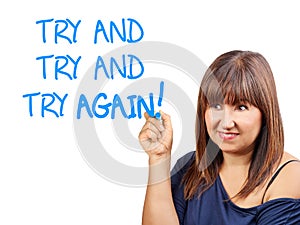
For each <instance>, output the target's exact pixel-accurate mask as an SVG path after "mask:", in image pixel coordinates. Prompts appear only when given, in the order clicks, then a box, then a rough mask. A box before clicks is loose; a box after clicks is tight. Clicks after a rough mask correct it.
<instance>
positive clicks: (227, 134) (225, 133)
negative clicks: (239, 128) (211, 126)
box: [218, 131, 239, 141]
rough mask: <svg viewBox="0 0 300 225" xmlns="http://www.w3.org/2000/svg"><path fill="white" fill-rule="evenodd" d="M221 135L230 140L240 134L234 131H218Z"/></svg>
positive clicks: (225, 139) (222, 137)
mask: <svg viewBox="0 0 300 225" xmlns="http://www.w3.org/2000/svg"><path fill="white" fill-rule="evenodd" d="M218 134H219V137H220V138H221V139H222V140H224V141H230V140H233V139H234V138H236V137H237V136H238V135H239V134H238V133H233V132H220V131H218Z"/></svg>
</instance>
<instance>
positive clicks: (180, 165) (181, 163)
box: [171, 152, 195, 224]
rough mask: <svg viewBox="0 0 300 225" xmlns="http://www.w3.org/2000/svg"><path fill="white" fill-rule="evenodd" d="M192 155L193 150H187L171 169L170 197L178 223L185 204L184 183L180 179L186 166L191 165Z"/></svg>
mask: <svg viewBox="0 0 300 225" xmlns="http://www.w3.org/2000/svg"><path fill="white" fill-rule="evenodd" d="M194 155H195V153H194V152H189V153H187V154H186V155H184V156H182V157H181V158H180V159H178V161H177V162H176V164H175V166H174V167H173V169H172V171H171V189H172V197H173V202H174V206H175V209H176V212H177V216H178V219H179V223H180V224H182V223H183V220H184V216H185V211H186V204H187V202H186V200H185V199H184V185H183V184H182V182H181V181H182V178H183V176H184V174H185V172H186V171H187V169H188V167H189V166H190V165H191V163H192V159H194Z"/></svg>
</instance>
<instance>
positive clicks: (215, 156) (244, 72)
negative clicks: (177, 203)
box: [182, 50, 284, 199]
mask: <svg viewBox="0 0 300 225" xmlns="http://www.w3.org/2000/svg"><path fill="white" fill-rule="evenodd" d="M245 100H246V101H247V102H249V103H250V104H251V105H253V106H255V107H257V108H258V109H259V110H260V112H261V113H262V127H261V130H260V133H259V135H258V137H257V139H256V142H255V150H254V153H253V155H252V160H251V164H250V167H249V171H248V177H247V180H246V181H245V184H244V186H243V187H242V189H241V190H240V192H239V193H237V195H236V196H235V197H239V198H245V197H247V196H248V195H249V194H250V193H251V192H252V191H253V190H254V189H255V188H256V187H258V186H260V185H262V184H263V183H264V182H265V181H266V180H267V179H268V178H269V177H270V175H271V173H272V171H273V169H274V167H275V166H277V164H278V163H279V161H280V159H281V157H282V155H283V146H284V135H283V125H282V120H281V115H280V110H279V104H278V99H277V93H276V86H275V81H274V77H273V73H272V71H271V68H270V65H269V63H268V62H267V60H266V59H265V58H264V57H263V56H262V55H261V54H260V53H256V52H251V51H240V50H234V51H230V52H227V53H224V54H222V55H220V56H219V57H217V58H216V59H215V60H214V61H213V63H212V64H211V65H210V66H209V68H208V69H207V71H206V72H205V74H204V77H203V79H202V82H201V87H200V89H199V95H198V104H197V116H196V153H195V160H194V162H193V163H192V164H191V166H190V167H189V169H188V170H187V173H186V174H185V176H184V177H183V180H182V181H183V184H184V185H185V187H184V195H185V198H186V199H191V198H192V197H193V196H194V195H195V194H198V196H200V195H201V194H202V193H203V192H204V191H205V190H207V189H208V188H209V187H210V186H211V185H212V184H213V183H214V182H215V180H216V178H217V176H218V173H219V169H220V166H221V164H222V161H223V155H222V152H221V151H220V150H219V148H218V146H217V145H216V144H215V143H213V142H212V141H211V140H210V138H209V135H208V132H207V128H206V124H205V116H204V115H205V111H206V110H207V108H208V105H209V104H210V103H215V102H220V101H221V102H225V103H226V104H232V105H235V104H236V103H238V102H242V101H245Z"/></svg>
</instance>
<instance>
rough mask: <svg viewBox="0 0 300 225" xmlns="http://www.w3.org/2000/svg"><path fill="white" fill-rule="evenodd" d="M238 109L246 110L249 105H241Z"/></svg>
mask: <svg viewBox="0 0 300 225" xmlns="http://www.w3.org/2000/svg"><path fill="white" fill-rule="evenodd" d="M238 109H239V110H241V111H245V110H247V109H248V107H247V106H246V105H239V106H238Z"/></svg>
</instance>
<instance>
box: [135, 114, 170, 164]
mask: <svg viewBox="0 0 300 225" xmlns="http://www.w3.org/2000/svg"><path fill="white" fill-rule="evenodd" d="M160 114H161V119H162V121H159V120H158V119H156V118H153V117H150V116H149V115H148V113H144V117H145V119H146V122H145V124H144V126H143V127H142V129H141V132H140V134H139V141H140V144H141V146H142V147H143V149H144V150H145V151H146V153H147V154H148V155H149V158H150V159H154V160H157V159H159V158H162V157H163V158H164V156H170V154H171V148H172V142H173V128H172V123H171V119H170V116H169V115H168V114H166V113H164V112H162V111H160Z"/></svg>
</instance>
